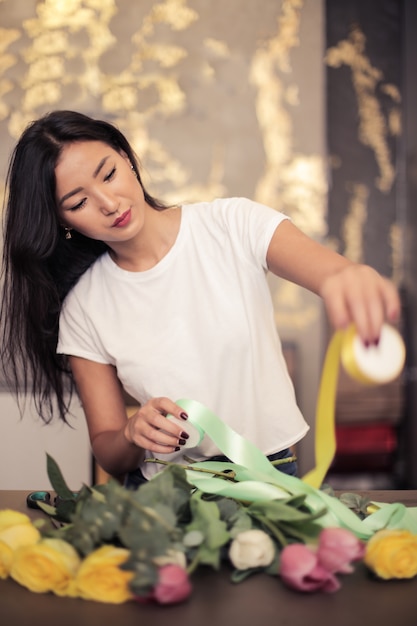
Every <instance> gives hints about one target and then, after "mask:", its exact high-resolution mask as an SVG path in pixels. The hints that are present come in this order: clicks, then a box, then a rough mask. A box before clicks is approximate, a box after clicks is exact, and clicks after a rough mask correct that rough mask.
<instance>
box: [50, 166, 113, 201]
mask: <svg viewBox="0 0 417 626" xmlns="http://www.w3.org/2000/svg"><path fill="white" fill-rule="evenodd" d="M108 158H109V157H108V156H105V157H104V158H103V159H101V161H100V163H99V164H98V165H97V167H96V169H95V170H94V172H93V178H97V176H98V175H99V174H100V172H101V170H102V169H103V167H104V164H105V163H106V161H107V159H108ZM82 190H83V187H77V188H76V189H73V190H72V191H69V192H68V193H66V194H65V195H64V196H62V198H61V199H60V201H59V202H58V205H59V206H61V205H62V204H63V203H64V202H65V200H68V198H71V196H75V194H76V193H79V192H80V191H82Z"/></svg>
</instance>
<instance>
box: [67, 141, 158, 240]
mask: <svg viewBox="0 0 417 626" xmlns="http://www.w3.org/2000/svg"><path fill="white" fill-rule="evenodd" d="M55 177H56V201H57V207H58V214H59V218H60V221H61V223H62V224H63V225H64V226H67V227H71V228H74V229H75V230H77V231H78V232H80V233H82V234H83V235H86V236H87V237H90V238H91V239H98V240H101V241H104V242H105V243H108V244H109V245H110V247H111V245H112V243H113V242H114V243H116V242H123V241H127V240H129V239H131V238H132V237H133V236H134V235H135V234H137V232H138V229H139V228H140V224H141V223H142V220H143V212H144V208H145V206H146V205H145V200H144V195H143V190H142V187H141V185H140V183H139V181H138V179H137V177H136V174H135V172H134V170H133V169H132V168H131V164H130V162H129V159H128V158H127V156H126V155H124V154H120V153H119V152H116V150H114V148H111V147H110V146H108V145H107V144H105V143H102V142H100V141H80V142H75V143H71V144H68V145H67V146H66V147H65V148H64V149H63V151H62V153H61V156H60V158H59V161H58V163H57V166H56V168H55Z"/></svg>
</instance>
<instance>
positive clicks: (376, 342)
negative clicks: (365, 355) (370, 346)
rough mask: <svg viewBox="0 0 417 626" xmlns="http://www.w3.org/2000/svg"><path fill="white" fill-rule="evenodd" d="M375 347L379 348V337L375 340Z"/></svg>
mask: <svg viewBox="0 0 417 626" xmlns="http://www.w3.org/2000/svg"><path fill="white" fill-rule="evenodd" d="M374 346H379V337H377V338H376V339H374Z"/></svg>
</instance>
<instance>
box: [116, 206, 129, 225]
mask: <svg viewBox="0 0 417 626" xmlns="http://www.w3.org/2000/svg"><path fill="white" fill-rule="evenodd" d="M130 213H131V211H130V209H128V210H127V211H125V212H124V213H122V215H120V217H118V218H117V219H115V220H114V222H113V224H112V227H114V228H117V227H121V226H126V224H128V223H129V221H130Z"/></svg>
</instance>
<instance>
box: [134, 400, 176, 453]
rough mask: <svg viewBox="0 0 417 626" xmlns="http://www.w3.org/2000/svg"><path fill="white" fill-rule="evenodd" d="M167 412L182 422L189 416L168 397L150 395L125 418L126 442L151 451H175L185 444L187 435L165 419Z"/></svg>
mask: <svg viewBox="0 0 417 626" xmlns="http://www.w3.org/2000/svg"><path fill="white" fill-rule="evenodd" d="M168 414H170V415H173V416H174V417H177V418H178V419H180V420H184V422H185V421H186V420H187V418H188V415H187V414H186V413H185V412H184V409H183V408H181V407H180V406H178V405H177V404H175V402H172V400H170V399H169V398H164V397H162V398H152V399H151V400H148V402H146V404H143V405H142V406H141V407H140V408H139V409H138V410H137V411H136V412H135V413H134V414H133V415H132V416H131V417H130V418H129V419H128V421H127V424H126V426H125V428H124V431H123V432H124V436H125V437H126V439H127V441H129V443H133V444H135V445H136V446H138V447H139V448H143V449H145V450H149V451H150V452H153V453H158V454H170V453H172V452H176V451H178V450H180V448H181V446H182V445H184V444H185V442H186V439H188V434H187V432H186V431H185V430H181V428H180V427H179V426H178V425H177V424H175V423H173V422H171V421H170V420H168V419H167V418H166V416H167V415H168Z"/></svg>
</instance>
